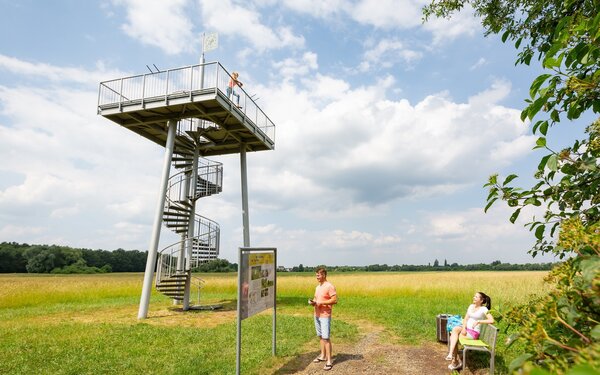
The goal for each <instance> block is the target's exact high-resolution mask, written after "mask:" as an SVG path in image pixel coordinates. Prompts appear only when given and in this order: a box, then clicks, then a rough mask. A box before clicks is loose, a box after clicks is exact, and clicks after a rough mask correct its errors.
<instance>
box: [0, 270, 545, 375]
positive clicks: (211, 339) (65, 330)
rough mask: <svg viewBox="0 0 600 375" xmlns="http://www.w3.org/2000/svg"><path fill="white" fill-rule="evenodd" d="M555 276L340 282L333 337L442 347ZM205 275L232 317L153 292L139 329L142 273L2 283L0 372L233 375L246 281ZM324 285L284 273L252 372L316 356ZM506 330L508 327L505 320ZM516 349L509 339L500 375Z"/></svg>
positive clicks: (206, 293) (259, 319)
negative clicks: (458, 319)
mask: <svg viewBox="0 0 600 375" xmlns="http://www.w3.org/2000/svg"><path fill="white" fill-rule="evenodd" d="M545 274H546V273H545V272H445V273H423V272H417V273H340V274H336V273H330V275H329V280H330V281H332V282H333V283H334V285H335V286H336V288H337V291H338V295H339V299H340V301H339V304H338V305H337V306H336V307H335V311H334V317H335V318H336V321H335V329H334V338H335V340H336V342H338V343H340V342H352V341H354V340H357V339H358V338H359V337H360V330H359V329H358V327H357V324H356V322H357V321H361V320H362V321H364V320H367V321H369V322H370V323H372V324H376V325H379V326H382V327H384V328H385V330H386V332H387V333H389V335H387V336H386V337H387V338H388V340H390V341H392V342H394V343H402V344H410V345H420V344H423V343H425V342H434V341H435V340H436V330H435V317H436V315H437V314H440V313H452V314H464V311H465V310H466V307H467V306H468V304H469V303H470V301H471V297H472V295H473V293H474V292H476V291H484V292H486V293H487V294H489V295H490V296H491V297H492V303H493V310H495V311H496V314H498V313H500V314H501V313H502V312H503V311H506V309H507V308H508V307H509V306H510V305H511V304H514V303H519V302H524V301H526V300H527V299H528V298H530V296H531V295H532V294H538V293H541V292H543V291H544V288H545V286H544V284H543V277H544V275H545ZM198 276H200V277H202V278H203V279H204V280H205V281H206V284H205V288H204V289H203V290H202V295H201V303H202V304H207V303H217V302H222V303H224V309H222V310H218V311H189V312H181V311H180V310H179V309H177V308H176V307H174V306H173V305H172V302H171V301H170V300H168V299H167V298H166V297H163V296H162V295H159V294H157V293H153V295H152V298H151V302H150V311H149V319H146V320H143V321H138V320H137V319H136V317H137V309H138V303H139V297H140V291H141V284H142V279H143V275H142V274H116V273H115V274H101V275H14V274H9V275H6V274H4V275H0V373H1V374H31V373H36V374H139V373H147V374H187V373H195V374H231V373H234V372H235V337H236V328H235V327H236V324H235V317H236V315H235V298H236V282H237V276H236V274H227V275H217V274H202V275H198ZM315 284H316V281H315V279H314V275H313V274H310V273H307V274H290V273H284V274H279V275H278V298H277V303H278V310H277V312H278V316H277V323H278V326H277V351H278V356H277V357H276V358H273V357H271V355H270V354H271V330H270V329H271V315H270V313H268V312H267V313H265V314H261V315H259V316H256V317H253V318H250V319H247V320H245V321H244V322H243V333H244V335H243V355H242V359H243V361H242V372H243V373H245V374H258V373H264V368H276V367H277V366H278V365H279V364H281V363H284V362H285V361H286V359H289V358H292V357H294V356H297V355H299V354H301V353H303V352H306V351H309V350H314V349H315V348H314V346H315V343H316V340H315V338H314V333H313V324H312V318H311V314H312V311H311V309H310V307H308V306H307V305H306V299H307V297H310V296H312V294H313V292H314V286H315ZM192 297H193V298H196V295H195V293H193V296H192ZM498 325H499V327H500V328H501V331H502V329H503V328H505V327H504V323H503V322H500V323H499V324H498ZM502 336H504V337H505V336H506V335H505V334H504V333H503V334H502ZM518 351H519V348H510V349H507V348H506V347H505V345H504V343H503V340H502V339H501V340H499V344H498V354H497V364H498V367H497V368H498V370H499V372H500V373H501V372H503V371H504V372H505V371H506V366H507V365H508V363H509V362H510V360H511V359H512V358H514V357H516V356H518V354H519V353H518Z"/></svg>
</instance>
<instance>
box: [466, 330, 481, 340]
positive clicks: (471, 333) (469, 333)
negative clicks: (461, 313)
mask: <svg viewBox="0 0 600 375" xmlns="http://www.w3.org/2000/svg"><path fill="white" fill-rule="evenodd" d="M467 337H468V338H470V339H473V340H477V339H478V338H479V332H477V331H475V330H474V329H471V328H467Z"/></svg>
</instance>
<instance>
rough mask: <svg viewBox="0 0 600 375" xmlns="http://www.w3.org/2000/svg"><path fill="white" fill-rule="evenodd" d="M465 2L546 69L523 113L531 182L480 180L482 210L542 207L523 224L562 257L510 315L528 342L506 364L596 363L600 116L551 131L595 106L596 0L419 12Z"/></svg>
mask: <svg viewBox="0 0 600 375" xmlns="http://www.w3.org/2000/svg"><path fill="white" fill-rule="evenodd" d="M465 5H470V6H472V7H473V9H474V10H475V13H476V15H477V16H480V17H481V20H482V24H483V26H484V28H485V30H486V35H489V34H499V33H502V41H503V42H507V41H511V42H514V45H515V48H516V49H517V50H518V54H517V61H516V63H517V64H525V65H529V64H530V63H531V61H532V59H533V58H534V57H536V58H537V60H538V61H539V62H540V63H541V66H542V67H543V68H544V69H545V72H544V74H541V75H540V76H538V77H537V78H535V79H534V80H533V82H532V84H531V88H530V92H529V94H530V98H528V99H527V100H526V102H527V105H526V107H525V108H524V109H523V111H522V113H521V118H522V119H523V120H526V119H527V120H530V121H532V124H533V125H532V132H533V133H534V134H537V135H538V136H539V138H538V139H537V142H536V147H535V148H536V149H539V150H543V151H544V152H545V154H544V156H542V157H541V159H540V162H539V164H538V169H537V172H536V174H535V176H534V177H535V179H536V183H535V184H534V185H533V186H532V187H531V188H528V189H523V188H519V187H515V186H512V184H511V182H512V181H513V180H515V179H516V178H517V177H518V176H517V175H515V174H511V175H509V176H507V177H506V178H504V179H503V180H501V179H500V178H499V177H498V176H497V175H493V176H491V177H490V179H489V181H488V183H487V184H486V185H485V186H486V187H488V188H489V190H490V193H489V196H488V198H487V205H486V208H485V210H486V211H487V210H488V209H489V208H490V207H491V206H492V205H493V204H494V203H495V202H496V201H497V200H503V201H506V203H507V204H508V206H510V207H512V208H514V212H513V214H512V215H511V217H510V219H509V220H510V221H511V222H513V223H514V222H515V220H516V219H517V217H518V216H519V215H520V213H521V210H522V209H523V208H524V207H528V206H534V207H540V208H541V209H543V210H544V211H545V212H544V215H543V217H541V218H537V219H536V218H533V219H532V220H531V221H530V222H529V223H528V224H527V227H528V228H529V229H530V230H531V231H532V233H533V234H534V235H535V241H536V242H535V245H534V246H533V248H532V249H531V250H530V253H531V255H532V256H534V257H535V256H536V255H537V254H545V253H551V254H554V255H555V256H557V257H559V258H560V259H564V260H565V261H564V262H563V263H560V264H559V265H558V266H556V267H555V268H554V269H553V271H552V272H551V273H550V275H549V277H548V282H550V283H552V284H554V286H555V288H554V289H553V290H552V291H551V292H550V293H549V294H548V295H546V296H542V297H539V298H538V299H536V300H534V301H531V302H530V303H529V304H527V305H524V306H520V307H517V308H515V309H513V310H512V311H511V312H510V313H509V314H508V315H507V320H508V321H509V322H510V323H512V324H514V325H515V326H517V327H520V329H519V331H518V333H517V334H516V335H515V336H514V337H513V339H516V340H521V341H524V342H525V345H524V347H525V348H528V349H527V350H528V351H529V352H528V353H525V354H524V355H523V356H521V357H519V358H516V359H515V360H514V361H513V362H512V363H511V365H510V366H509V367H510V369H511V370H512V369H520V370H521V372H523V373H531V372H536V373H538V374H543V373H546V371H550V372H551V373H558V374H561V373H568V372H569V371H573V372H574V371H581V372H585V371H589V372H590V373H592V371H593V369H594V368H599V367H600V325H599V323H600V297H599V296H600V224H599V222H600V162H599V157H600V119H597V120H596V121H594V122H593V123H592V124H591V125H589V126H588V127H587V129H586V133H585V134H586V136H585V138H583V139H574V140H573V144H572V146H570V147H567V148H565V149H563V150H553V149H551V148H550V147H549V146H548V144H549V143H548V142H547V138H548V137H549V136H550V134H551V129H552V127H554V126H556V125H558V124H559V123H561V122H562V123H564V122H567V121H571V120H575V119H578V118H580V116H581V115H582V114H583V113H591V114H593V115H597V114H598V113H600V70H599V67H600V31H599V30H600V12H599V9H600V1H598V0H433V1H432V3H431V4H430V5H429V6H427V7H425V8H424V16H425V19H428V18H429V17H431V16H438V17H448V16H450V15H451V14H452V13H454V12H457V11H460V10H461V9H462V8H463V7H464V6H465ZM536 367H537V368H538V369H536V370H534V369H535V368H536ZM575 368H577V369H575ZM590 369H592V370H590Z"/></svg>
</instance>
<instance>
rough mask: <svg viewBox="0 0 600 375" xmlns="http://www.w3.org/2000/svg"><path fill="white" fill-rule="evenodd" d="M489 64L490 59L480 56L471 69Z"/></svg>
mask: <svg viewBox="0 0 600 375" xmlns="http://www.w3.org/2000/svg"><path fill="white" fill-rule="evenodd" d="M487 64H488V61H487V60H486V59H485V58H483V57H480V58H479V60H477V62H476V63H475V64H473V65H471V67H470V68H469V70H476V69H479V68H481V67H482V66H484V65H487Z"/></svg>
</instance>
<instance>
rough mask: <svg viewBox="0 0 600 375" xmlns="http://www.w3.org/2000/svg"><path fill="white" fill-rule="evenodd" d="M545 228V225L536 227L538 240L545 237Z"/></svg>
mask: <svg viewBox="0 0 600 375" xmlns="http://www.w3.org/2000/svg"><path fill="white" fill-rule="evenodd" d="M545 230H546V226H545V225H540V226H539V227H537V228H535V238H537V239H538V240H541V239H542V238H544V231H545Z"/></svg>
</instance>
